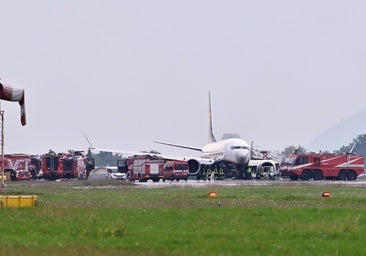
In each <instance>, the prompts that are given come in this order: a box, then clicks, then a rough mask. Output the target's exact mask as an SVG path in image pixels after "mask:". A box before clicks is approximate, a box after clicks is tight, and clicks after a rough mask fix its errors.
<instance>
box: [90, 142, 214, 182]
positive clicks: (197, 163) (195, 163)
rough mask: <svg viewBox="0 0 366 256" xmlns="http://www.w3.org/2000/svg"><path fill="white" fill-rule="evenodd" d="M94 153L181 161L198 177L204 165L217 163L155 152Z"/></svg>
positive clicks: (120, 151)
mask: <svg viewBox="0 0 366 256" xmlns="http://www.w3.org/2000/svg"><path fill="white" fill-rule="evenodd" d="M91 150H92V151H99V152H111V153H117V154H122V155H128V156H140V155H153V156H158V157H161V158H163V159H164V160H180V161H187V162H188V166H189V174H190V175H192V176H193V175H197V174H198V172H199V171H200V169H201V166H202V165H212V164H214V163H215V161H214V160H213V159H206V158H200V157H190V156H172V155H165V154H160V153H159V154H158V153H153V152H143V151H141V152H134V151H126V150H115V149H105V148H92V149H91Z"/></svg>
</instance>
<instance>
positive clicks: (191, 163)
mask: <svg viewBox="0 0 366 256" xmlns="http://www.w3.org/2000/svg"><path fill="white" fill-rule="evenodd" d="M188 169H189V175H192V176H194V175H197V174H198V173H199V171H200V169H201V164H200V162H198V161H197V160H196V159H190V160H188Z"/></svg>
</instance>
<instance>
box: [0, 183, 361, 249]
mask: <svg viewBox="0 0 366 256" xmlns="http://www.w3.org/2000/svg"><path fill="white" fill-rule="evenodd" d="M7 185H8V187H7V190H6V194H11V195H14V194H24V195H30V194H33V195H37V196H38V199H39V200H38V206H37V207H31V208H19V209H18V208H1V209H0V211H1V222H0V230H1V232H0V241H1V242H0V243H1V247H0V254H1V255H363V254H365V251H366V250H365V249H364V245H363V243H364V239H363V238H364V234H366V224H365V223H366V193H365V192H364V189H365V188H362V187H347V186H343V185H337V184H334V185H332V184H330V185H329V184H328V185H311V184H309V183H306V182H304V183H293V185H292V184H290V185H282V184H281V183H280V182H279V183H274V185H268V186H251V185H244V186H235V187H221V186H217V187H216V186H209V187H202V188H189V187H186V188H182V187H181V188H179V187H167V188H144V187H138V188H136V187H135V186H131V185H126V184H125V183H121V182H115V181H99V182H97V181H94V182H91V181H66V182H48V181H38V182H8V183H7ZM210 191H216V192H217V193H218V197H217V198H209V197H208V193H209V192H210ZM322 191H330V192H331V197H330V198H322V197H321V192H322ZM219 202H220V203H221V207H218V204H219Z"/></svg>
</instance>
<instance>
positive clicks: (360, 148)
mask: <svg viewBox="0 0 366 256" xmlns="http://www.w3.org/2000/svg"><path fill="white" fill-rule="evenodd" d="M336 153H356V154H361V155H363V156H366V134H360V135H358V136H357V137H356V138H353V140H352V142H350V143H349V144H348V146H342V147H341V148H340V149H339V150H337V151H336Z"/></svg>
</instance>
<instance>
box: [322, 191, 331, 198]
mask: <svg viewBox="0 0 366 256" xmlns="http://www.w3.org/2000/svg"><path fill="white" fill-rule="evenodd" d="M322 197H330V192H328V191H324V192H323V193H322Z"/></svg>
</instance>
